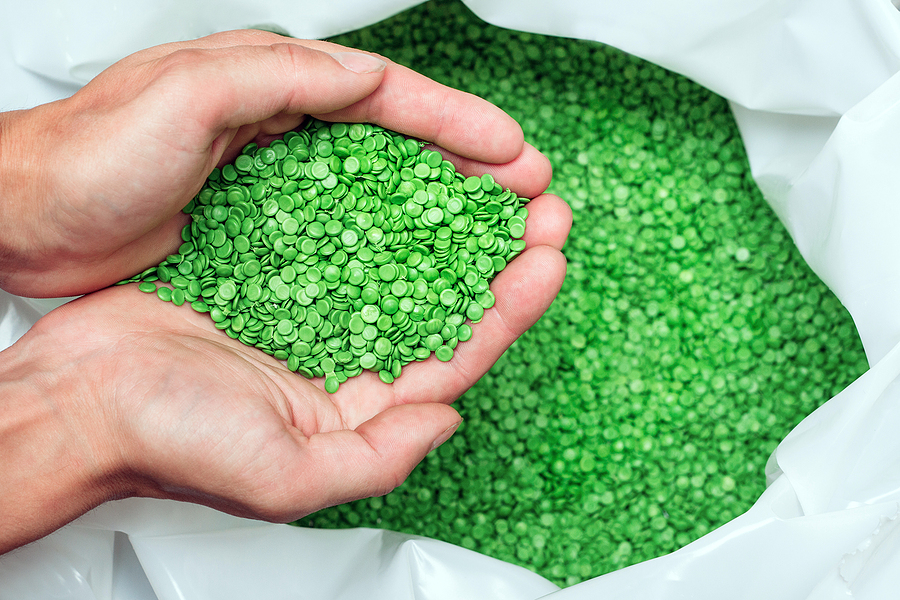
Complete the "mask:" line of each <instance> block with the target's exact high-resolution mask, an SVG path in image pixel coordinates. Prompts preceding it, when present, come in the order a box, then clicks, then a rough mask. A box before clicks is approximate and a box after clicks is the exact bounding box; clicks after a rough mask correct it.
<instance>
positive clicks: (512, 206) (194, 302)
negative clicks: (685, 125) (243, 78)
mask: <svg viewBox="0 0 900 600" xmlns="http://www.w3.org/2000/svg"><path fill="white" fill-rule="evenodd" d="M526 202H527V200H526V199H523V198H519V197H518V196H516V194H513V193H512V192H510V191H509V190H504V189H503V188H501V186H500V185H499V184H497V183H496V182H495V181H494V179H493V177H491V176H490V175H487V174H485V175H482V176H480V177H476V176H472V177H464V176H462V175H461V174H459V173H457V172H456V170H455V169H454V167H453V165H452V164H451V163H450V162H448V161H446V160H444V159H443V157H442V156H441V154H440V153H439V152H437V151H434V150H428V149H425V148H423V143H422V142H418V141H416V140H412V139H408V138H404V137H403V136H401V135H399V134H396V133H392V132H389V131H386V130H384V129H383V128H381V127H377V126H373V125H369V124H361V123H355V124H346V123H330V124H329V123H324V122H322V121H317V120H310V121H309V123H307V124H306V126H305V127H304V128H303V129H301V130H300V131H291V132H288V133H287V134H286V135H285V136H284V137H283V139H279V140H275V141H274V142H272V143H271V144H270V145H268V146H265V147H258V146H257V145H256V144H255V143H251V144H249V145H248V146H246V147H245V148H244V149H243V151H242V153H241V154H240V155H239V156H238V157H237V158H236V159H235V160H234V162H233V164H228V165H225V166H224V167H223V168H222V169H221V170H219V169H215V170H214V171H213V172H212V174H211V175H210V177H209V179H208V180H207V182H206V185H205V186H204V187H203V189H201V190H200V192H199V193H198V194H197V196H196V197H195V198H194V199H193V200H192V201H191V202H190V203H189V204H188V205H187V206H186V207H185V209H184V212H185V213H187V214H189V215H191V217H192V219H191V222H190V224H188V225H187V226H185V228H184V230H183V231H182V240H183V242H184V243H183V244H182V245H181V247H180V248H179V250H178V253H176V254H173V255H171V256H169V257H167V258H166V260H165V261H163V263H162V264H160V265H159V266H156V267H152V268H150V269H148V270H147V271H145V272H144V273H141V274H139V275H137V276H136V277H134V278H132V279H129V280H128V281H127V282H123V283H128V282H138V281H139V282H141V283H140V285H139V287H140V289H141V290H142V291H144V292H147V293H155V294H157V295H158V296H159V298H160V299H162V300H166V301H171V302H173V303H175V304H176V305H182V304H184V303H185V302H189V303H190V305H191V306H192V307H193V308H194V309H195V310H197V311H199V312H204V313H207V312H208V313H209V315H210V317H211V318H212V320H213V322H215V324H216V327H217V328H218V329H221V330H223V331H224V332H225V333H226V334H227V335H228V336H229V337H231V338H233V339H237V340H240V341H241V342H243V343H245V344H247V345H250V346H255V347H256V348H259V349H260V350H263V351H264V352H266V353H268V354H271V355H273V356H274V357H275V358H277V359H279V360H283V361H286V363H287V366H288V368H289V369H291V370H292V371H296V372H298V373H300V374H301V375H304V376H306V377H324V378H325V382H324V385H325V389H326V391H328V392H336V391H337V390H338V388H339V386H340V384H341V383H344V382H345V381H347V379H348V378H350V377H355V376H357V375H359V374H360V373H362V372H363V371H364V370H369V371H373V372H375V373H378V375H379V377H380V379H381V380H382V381H383V382H385V383H391V382H393V381H394V378H396V377H399V376H400V374H401V370H402V367H403V366H404V365H406V364H409V363H410V362H413V361H417V360H425V359H427V358H429V357H430V356H431V355H432V353H434V355H435V356H436V357H437V358H438V359H439V360H441V361H444V362H446V361H449V360H451V359H452V358H453V350H454V348H455V347H456V345H457V344H458V343H459V342H465V341H467V340H469V339H470V338H471V337H472V328H471V326H470V325H469V323H468V322H467V320H468V321H469V322H471V323H478V322H479V321H481V318H482V316H483V315H484V311H485V310H486V309H490V308H491V307H492V306H493V305H494V295H493V293H492V292H491V290H490V287H489V284H490V281H491V280H492V279H493V277H494V276H495V275H496V274H497V273H499V272H500V271H502V270H503V269H504V268H505V267H506V265H507V263H508V261H510V260H512V259H513V258H515V256H516V255H517V254H519V253H520V252H521V251H522V250H524V248H525V242H524V241H523V240H522V239H521V237H522V236H523V235H524V233H525V219H526V218H527V216H528V209H527V208H526V206H525V204H526ZM160 283H162V284H169V285H159V284H160Z"/></svg>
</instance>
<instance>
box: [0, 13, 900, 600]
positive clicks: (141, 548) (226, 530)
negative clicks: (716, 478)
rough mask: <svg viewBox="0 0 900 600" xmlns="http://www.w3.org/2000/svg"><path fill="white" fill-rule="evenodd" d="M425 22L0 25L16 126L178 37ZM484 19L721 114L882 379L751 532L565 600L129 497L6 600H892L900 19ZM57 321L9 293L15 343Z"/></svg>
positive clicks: (457, 567)
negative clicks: (665, 73)
mask: <svg viewBox="0 0 900 600" xmlns="http://www.w3.org/2000/svg"><path fill="white" fill-rule="evenodd" d="M417 3H418V2H416V1H415V0H382V1H379V2H373V1H364V0H336V1H335V2H330V3H327V4H324V5H323V4H316V3H311V2H302V1H298V0H294V1H292V2H290V3H289V2H287V1H286V0H272V1H270V2H267V3H262V2H250V1H244V2H237V1H234V0H231V1H227V2H212V1H211V0H180V1H179V2H175V1H173V0H164V1H159V0H155V1H151V0H139V1H135V2H132V3H129V4H127V5H123V4H119V3H113V2H108V1H104V0H89V1H86V2H79V3H74V2H63V1H52V0H46V1H45V2H43V3H41V4H40V5H38V6H35V5H32V4H26V3H15V4H13V5H11V6H8V7H6V8H5V13H6V18H5V19H4V23H3V24H0V31H3V35H2V36H0V37H2V39H3V43H5V44H6V47H5V52H3V53H0V80H2V81H4V87H3V89H2V90H0V107H3V108H4V109H9V108H18V107H28V106H32V105H34V104H38V103H41V102H47V101H51V100H54V99H57V98H60V97H64V96H66V95H68V94H70V93H72V92H73V91H74V90H75V89H77V88H78V86H80V85H82V84H84V83H85V82H86V81H87V80H89V79H90V77H92V76H93V75H95V74H96V73H98V72H99V71H101V70H102V69H103V68H104V67H106V66H107V65H109V64H111V63H112V62H114V61H115V60H117V59H118V58H121V57H123V56H125V55H127V54H129V53H131V52H133V51H136V50H138V49H140V48H142V47H146V46H149V45H153V44H157V43H162V42H165V41H172V40H177V39H188V38H192V37H196V36H200V35H204V34H207V33H211V32H213V31H219V30H223V29H230V28H235V27H246V26H258V25H261V26H266V27H270V28H272V29H276V30H281V31H286V32H289V33H291V34H292V35H295V36H298V37H321V36H328V35H333V34H336V33H340V32H343V31H347V30H350V29H353V28H357V27H361V26H364V25H367V24H370V23H372V22H375V21H377V20H380V19H382V18H385V17H387V16H389V15H392V14H395V13H396V12H399V11H400V10H403V9H405V8H408V7H409V6H412V5H414V4H417ZM898 3H900V0H898ZM466 4H468V5H469V7H470V8H471V9H472V10H473V11H475V12H476V14H478V15H479V16H480V17H482V18H483V19H485V20H487V21H489V22H491V23H493V24H496V25H500V26H503V27H508V28H513V29H519V30H523V31H531V32H535V33H542V34H549V35H565V36H570V37H578V38H584V39H590V40H597V41H601V42H604V43H608V44H611V45H613V46H616V47H619V48H621V49H623V50H625V51H628V52H631V53H632V54H635V55H637V56H640V57H642V58H645V59H647V60H650V61H652V62H655V63H657V64H660V65H662V66H664V67H667V68H669V69H672V70H674V71H677V72H679V73H682V74H684V75H687V76H688V77H690V78H692V79H694V80H696V81H698V82H699V83H701V84H703V85H705V86H707V87H708V88H710V89H712V90H713V91H715V92H717V93H719V94H721V95H723V96H724V97H726V98H727V99H728V100H729V101H730V102H731V106H732V109H733V112H734V115H735V117H736V119H737V122H738V125H739V127H740V130H741V133H742V136H743V139H744V143H745V145H746V147H747V151H748V155H749V158H750V164H751V168H752V171H753V175H754V177H755V179H756V181H757V182H758V184H759V186H760V188H761V189H762V190H763V193H764V195H765V197H766V199H767V200H768V202H769V203H770V204H771V205H772V207H773V209H774V210H775V211H776V213H777V214H778V216H779V218H780V219H781V220H782V222H783V223H784V224H785V226H786V227H787V229H788V231H789V232H790V234H791V235H792V237H793V239H794V240H795V242H796V244H797V246H798V248H799V249H800V251H801V253H802V254H803V256H804V258H805V259H806V260H807V261H808V262H809V264H810V265H811V266H812V268H813V269H814V270H815V272H816V273H817V274H818V275H819V276H820V277H821V278H822V279H823V281H825V283H826V284H827V285H828V286H829V287H830V288H831V289H832V290H833V291H834V292H835V294H836V295H837V296H838V298H839V299H840V300H841V301H842V302H843V303H844V305H845V306H846V307H847V308H848V310H849V311H850V313H851V315H852V317H853V319H854V321H855V323H856V325H857V327H858V329H859V332H860V336H861V338H862V340H863V344H864V346H865V349H866V353H867V357H868V359H869V362H870V364H871V365H872V367H871V369H870V370H869V371H868V372H867V373H865V374H864V375H863V376H862V377H861V378H860V379H859V380H857V381H856V382H854V383H853V384H852V385H851V386H849V387H848V388H847V389H846V390H844V391H843V392H841V393H840V394H839V395H838V396H836V397H835V398H833V399H831V400H830V401H829V402H827V403H826V404H825V405H823V406H822V407H821V408H820V409H819V410H817V411H816V412H815V413H813V414H812V415H810V416H809V417H808V418H807V419H805V420H804V421H803V422H802V423H801V424H800V425H798V426H797V427H796V428H795V429H794V430H793V431H792V432H791V433H790V434H789V435H788V436H787V438H785V440H784V441H783V442H782V443H781V444H780V445H779V446H778V448H777V449H776V451H775V452H774V454H773V455H772V457H771V458H770V460H769V464H768V466H767V477H768V481H769V486H768V488H767V490H766V491H765V492H764V493H763V495H762V496H761V497H760V498H759V499H758V501H757V502H756V503H755V505H754V506H753V507H752V508H751V509H750V510H749V511H747V512H746V513H745V514H743V515H741V516H740V517H738V518H736V519H734V520H733V521H731V522H730V523H727V524H726V525H724V526H722V527H721V528H719V529H717V530H715V531H713V532H711V533H709V534H708V535H706V536H704V537H703V538H701V539H699V540H697V541H695V542H693V543H692V544H689V545H688V546H686V547H684V548H682V549H681V550H679V551H676V552H674V553H672V554H670V555H668V556H663V557H660V558H657V559H654V560H651V561H647V562H645V563H641V564H638V565H634V566H632V567H628V568H626V569H622V570H620V571H617V572H614V573H610V574H608V575H604V576H602V577H599V578H596V579H594V580H591V581H587V582H584V583H582V584H579V585H576V586H573V587H570V588H567V589H565V590H557V588H556V586H554V585H553V584H551V583H549V582H547V581H546V580H544V579H542V578H540V577H538V576H536V575H534V574H532V573H530V572H528V571H526V570H524V569H520V568H518V567H514V566H512V565H508V564H505V563H502V562H499V561H496V560H493V559H490V558H487V557H484V556H481V555H478V554H475V553H472V552H469V551H466V550H463V549H461V548H456V547H453V546H450V545H448V544H444V543H441V542H436V541H433V540H426V539H423V538H417V537H414V536H408V535H402V534H397V533H391V532H380V531H372V530H347V531H318V530H302V529H297V528H290V527H287V526H279V525H269V524H263V523H258V522H254V521H247V520H242V519H237V518H235V517H230V516H227V515H223V514H221V513H217V512H215V511H211V510H209V509H205V508H202V507H198V506H191V505H185V504H179V503H174V502H165V501H159V500H146V499H132V500H126V501H119V502H114V503H110V504H107V505H104V506H101V507H100V508H98V509H95V510H94V511H92V512H90V513H88V514H87V515H85V516H83V517H82V518H80V519H79V520H77V521H75V522H74V523H72V524H70V525H69V526H67V527H65V528H63V529H61V530H59V531H57V532H56V533H54V534H51V535H50V536H48V537H46V538H44V539H42V540H40V541H38V542H36V543H34V544H31V545H29V546H27V547H25V548H21V549H19V550H17V551H14V552H11V553H9V554H7V555H5V556H4V557H2V558H0V600H6V599H15V600H31V599H38V598H51V597H52V598H73V599H79V600H80V599H82V598H83V599H85V600H95V599H96V600H107V599H115V600H119V599H124V598H129V599H132V598H134V599H137V600H145V599H146V600H157V599H159V600H175V599H185V600H205V599H207V598H209V599H213V598H215V599H216V600H228V599H231V598H234V599H238V598H241V599H243V598H248V597H253V598H267V599H268V598H271V599H280V598H298V597H304V598H306V597H309V598H341V599H356V598H360V599H362V598H365V599H369V598H382V597H384V598H429V599H436V600H442V599H444V598H446V599H450V598H493V599H498V600H526V599H527V600H530V599H534V598H541V597H546V598H552V599H553V600H586V599H588V598H598V597H602V598H607V599H619V598H621V599H625V598H641V599H658V600H667V599H675V598H692V599H710V600H711V599H716V600H718V599H719V598H723V597H725V598H748V599H749V598H753V599H758V598H766V599H781V598H783V599H785V600H788V599H789V600H803V599H807V600H837V599H838V598H840V599H847V598H853V599H855V600H876V599H879V600H880V599H883V598H888V597H896V595H897V590H898V589H900V436H898V435H897V434H896V432H897V431H898V430H900V277H898V269H897V267H896V263H897V260H896V257H898V256H900V235H897V231H900V202H898V201H897V197H896V196H897V195H898V192H897V190H900V169H898V168H897V167H896V165H897V163H898V158H900V147H898V146H900V144H898V140H900V75H898V74H897V71H898V70H900V12H898V9H897V7H896V6H895V5H894V4H893V3H892V2H891V1H890V0H817V1H815V2H813V1H812V0H741V1H738V0H682V1H680V2H671V1H665V0H634V1H632V2H614V1H613V0H602V1H601V0H556V1H555V2H552V3H548V2H546V1H545V0H466ZM4 30H5V31H4ZM7 83H10V85H6V84H7ZM52 306H53V302H52V301H50V302H49V304H48V302H46V301H41V302H37V301H31V300H24V299H20V298H14V297H11V296H9V295H8V294H2V293H0V347H5V346H7V345H9V344H10V343H12V342H13V341H14V340H15V339H16V338H17V337H18V336H19V335H21V334H22V333H23V332H24V331H25V330H27V328H28V327H29V326H30V324H31V323H33V322H34V320H35V319H36V318H37V317H38V316H39V315H40V314H43V313H44V312H46V311H47V310H49V308H51V307H52Z"/></svg>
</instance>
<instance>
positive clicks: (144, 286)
mask: <svg viewBox="0 0 900 600" xmlns="http://www.w3.org/2000/svg"><path fill="white" fill-rule="evenodd" d="M138 289H139V290H141V291H142V292H144V293H146V294H152V293H153V292H155V291H156V284H154V283H151V282H149V281H142V282H141V283H139V284H138Z"/></svg>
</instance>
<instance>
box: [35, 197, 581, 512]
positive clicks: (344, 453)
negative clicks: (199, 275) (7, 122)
mask: <svg viewBox="0 0 900 600" xmlns="http://www.w3.org/2000/svg"><path fill="white" fill-rule="evenodd" d="M560 209H561V203H559V201H558V200H556V199H553V198H551V197H547V198H543V199H540V200H537V201H536V204H535V205H534V210H533V211H532V214H533V215H534V214H536V215H537V218H540V217H541V215H542V214H544V215H545V216H546V217H547V218H545V219H544V221H543V223H545V224H546V225H547V226H546V228H545V229H543V230H542V229H541V227H540V226H536V227H535V228H534V229H533V231H532V232H531V233H530V235H531V236H532V237H533V238H534V239H533V240H532V242H531V243H532V246H533V247H531V248H530V249H529V250H527V251H526V252H525V253H523V254H522V256H520V257H519V258H518V259H517V260H515V261H513V263H511V264H510V265H509V267H508V268H507V270H506V271H504V272H503V273H501V275H500V276H499V277H498V278H497V279H496V280H495V282H494V284H493V285H492V288H493V289H494V290H495V294H496V295H497V298H498V301H497V305H496V307H495V309H494V310H491V311H488V313H487V314H486V315H485V319H484V320H483V321H482V322H481V323H480V324H478V325H477V326H476V328H475V336H474V337H473V339H472V340H471V341H469V342H467V343H465V344H462V345H461V346H460V347H459V348H458V351H457V353H456V355H455V357H454V360H452V361H451V362H449V363H442V362H439V361H437V360H436V359H434V358H431V359H429V360H427V361H424V362H421V363H415V364H411V365H408V366H407V367H406V368H404V373H403V375H402V376H401V377H400V378H399V379H397V381H395V382H394V383H393V384H392V385H386V384H384V383H382V382H381V381H380V380H379V378H378V377H377V376H375V375H373V374H370V373H366V374H363V375H361V376H360V377H356V378H353V379H351V380H349V381H347V382H346V383H344V384H342V385H341V387H340V390H339V391H338V392H337V393H335V394H326V393H325V392H323V391H322V389H321V388H320V387H319V386H318V385H317V384H319V383H320V382H315V384H314V383H313V382H310V381H308V380H305V379H303V378H302V377H300V376H298V375H296V374H295V373H292V372H290V371H289V370H287V369H286V368H285V367H284V366H283V365H282V364H281V363H280V362H278V361H277V360H275V359H273V358H272V357H270V356H267V355H265V354H263V353H261V352H259V351H257V350H255V349H253V348H249V347H247V346H244V345H243V344H241V343H239V342H236V341H234V340H232V339H230V338H228V337H227V336H225V335H224V334H222V332H220V331H218V330H216V329H215V328H214V327H213V325H212V322H211V321H210V320H209V319H208V317H207V316H205V315H201V314H198V313H195V312H194V311H192V310H191V309H190V308H189V307H187V306H182V307H175V306H173V305H171V304H167V303H163V302H160V301H159V300H158V299H157V298H155V296H152V295H147V294H143V293H141V292H139V291H138V290H137V289H136V288H135V287H134V286H124V287H116V288H110V289H107V290H104V291H101V292H98V293H95V294H91V295H89V296H86V297H84V298H82V299H79V300H77V301H75V302H73V303H71V304H69V305H66V306H64V307H63V308H62V309H60V310H59V311H56V312H54V313H51V314H50V315H49V316H48V317H46V318H45V320H43V321H42V322H40V323H39V324H38V326H37V327H36V331H37V332H38V334H39V333H40V332H42V331H44V332H48V333H49V332H52V334H51V335H53V337H54V340H55V343H56V344H57V345H59V346H61V347H64V348H75V349H77V351H76V352H71V353H70V355H71V361H70V364H69V366H70V368H71V369H72V372H73V373H79V374H85V373H88V374H91V373H93V374H98V373H99V374H102V381H103V384H102V386H101V390H100V392H99V394H98V395H99V398H100V402H99V403H98V404H97V405H95V406H90V405H89V406H88V408H87V410H89V411H99V412H100V413H101V414H103V415H106V418H107V422H110V420H109V415H112V416H113V418H112V421H111V425H110V427H109V428H108V436H105V438H106V439H107V440H108V444H109V446H110V447H111V448H112V449H113V450H112V452H113V453H114V454H118V455H119V456H121V457H122V458H121V460H122V462H123V464H124V467H122V468H124V469H125V470H126V471H128V472H129V473H133V474H136V475H137V477H136V478H135V479H136V481H138V482H139V483H138V484H137V485H136V488H135V490H134V493H137V494H139V495H147V496H161V497H170V498H179V499H184V500H191V501H195V502H200V503H203V504H208V505H211V506H213V507H216V508H219V509H222V510H226V511H228V512H231V513H234V514H238V515H242V516H255V517H262V518H266V519H271V520H279V521H286V520H292V519H296V518H299V517H300V516H302V515H304V514H308V513H309V512H313V511H315V510H317V509H319V508H322V507H324V506H327V505H331V504H335V503H339V502H343V501H347V500H350V499H355V498H358V497H362V496H366V495H373V494H381V493H385V492H387V491H390V489H392V488H393V487H395V486H396V485H398V484H399V483H400V482H402V481H403V479H404V478H405V477H406V475H407V474H408V473H409V471H410V470H411V469H412V468H413V467H414V465H415V464H416V463H417V462H418V461H419V460H421V458H422V457H423V456H424V455H425V454H426V453H427V452H428V451H429V450H430V448H431V443H432V441H433V440H434V439H435V438H436V437H438V436H439V435H440V434H441V432H443V431H445V430H446V429H447V428H448V427H450V426H451V425H453V424H454V423H456V422H457V421H458V419H459V418H458V416H457V414H456V413H455V411H453V409H451V408H450V407H449V406H446V404H449V403H451V402H452V401H453V400H454V399H455V398H456V397H458V396H459V395H460V394H461V393H462V392H464V391H465V390H466V389H467V388H468V387H469V386H471V385H472V384H473V383H474V382H475V381H476V380H477V379H478V378H479V377H480V376H481V375H482V374H483V373H484V372H485V371H486V370H487V369H488V368H489V367H490V365H491V364H493V362H494V361H495V360H496V359H497V358H498V357H499V355H500V354H501V353H502V352H503V351H504V350H505V349H506V348H507V347H508V346H509V344H510V343H512V341H513V340H514V339H515V338H516V337H518V335H520V334H521V333H522V332H523V331H524V330H525V329H526V328H527V327H529V326H530V325H531V324H532V323H533V322H534V321H535V320H536V319H537V318H538V317H539V316H540V315H541V314H542V313H543V312H544V310H546V308H547V306H548V305H549V303H550V301H551V300H552V298H553V297H554V296H555V294H556V292H557V291H558V288H559V285H560V284H561V280H562V274H563V271H564V261H563V260H562V257H561V255H560V254H559V252H558V251H557V250H556V249H555V248H552V247H550V246H547V245H537V246H534V243H535V242H538V243H539V242H549V243H551V244H554V245H556V244H557V243H561V239H559V236H560V235H562V236H563V237H564V234H565V230H564V229H561V228H560V226H559V225H553V222H554V221H553V219H552V214H555V213H557V212H559V211H560ZM558 223H559V224H560V225H562V224H564V220H563V221H559V222H558ZM554 236H555V237H554ZM94 379H96V377H95V378H94ZM103 421H104V419H103V418H101V419H99V422H103Z"/></svg>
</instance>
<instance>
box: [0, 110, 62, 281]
mask: <svg viewBox="0 0 900 600" xmlns="http://www.w3.org/2000/svg"><path fill="white" fill-rule="evenodd" d="M56 104H58V103H53V104H50V105H44V106H38V107H36V108H32V109H28V110H16V111H9V112H0V288H2V289H4V290H7V291H9V292H10V293H13V294H20V295H32V294H30V293H29V286H28V285H27V283H26V282H29V281H32V280H33V279H34V278H35V277H36V276H37V277H39V276H40V273H41V270H42V268H43V267H42V265H41V261H42V258H43V257H44V256H46V255H48V252H47V250H48V248H47V247H46V243H45V239H44V238H45V237H46V235H45V234H46V232H47V231H49V230H51V229H52V223H51V219H49V218H48V215H47V214H46V210H45V209H46V206H47V190H50V189H52V184H51V183H50V182H49V178H50V177H51V176H52V174H53V169H52V168H48V163H52V158H50V152H51V150H52V148H49V147H47V146H46V143H45V142H46V140H47V139H48V137H49V136H48V135H47V134H46V133H45V132H42V130H41V128H42V119H46V118H47V117H48V114H47V113H48V112H49V113H50V114H49V116H51V117H52V116H53V112H54V109H53V108H52V107H54V106H55V105H56Z"/></svg>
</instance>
